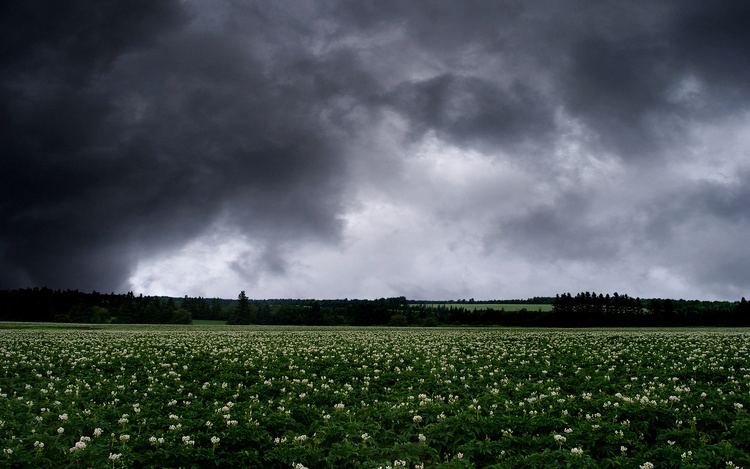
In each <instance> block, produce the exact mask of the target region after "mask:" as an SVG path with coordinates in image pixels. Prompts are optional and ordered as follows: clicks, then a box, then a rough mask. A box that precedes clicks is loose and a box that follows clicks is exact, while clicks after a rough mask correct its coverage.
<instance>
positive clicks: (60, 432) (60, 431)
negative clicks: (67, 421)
mask: <svg viewBox="0 0 750 469" xmlns="http://www.w3.org/2000/svg"><path fill="white" fill-rule="evenodd" d="M63 433H65V429H64V428H63V427H60V428H58V429H57V434H58V435H62V434H63Z"/></svg>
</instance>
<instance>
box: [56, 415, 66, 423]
mask: <svg viewBox="0 0 750 469" xmlns="http://www.w3.org/2000/svg"><path fill="white" fill-rule="evenodd" d="M57 418H58V419H60V420H62V421H63V422H64V421H66V420H68V414H60V415H58V416H57Z"/></svg>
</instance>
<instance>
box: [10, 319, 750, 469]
mask: <svg viewBox="0 0 750 469" xmlns="http://www.w3.org/2000/svg"><path fill="white" fill-rule="evenodd" d="M749 351H750V334H749V333H746V332H732V331H729V330H692V331H687V330H674V331H668V330H539V329H536V330H519V329H416V328H415V329H385V328H383V329H369V328H367V329H364V328H363V329H356V328H352V329H326V328H319V329H303V328H299V329H274V328H247V329H238V330H201V329H188V328H185V329H178V330H157V331H153V330H145V329H144V330H134V329H131V330H120V331H118V330H108V329H103V330H91V331H87V330H23V329H4V330H0V368H1V369H0V448H2V450H3V453H2V454H1V455H0V466H3V467H55V468H58V467H113V468H117V467H212V466H216V467H284V468H289V467H298V468H301V467H310V468H316V467H366V468H376V467H383V468H385V467H388V466H390V467H409V468H413V467H486V466H493V467H559V466H569V467H645V468H648V467H657V468H658V467H690V466H693V467H722V468H724V467H740V466H745V467H750V415H749V414H748V412H747V410H748V409H750V363H749V362H748V352H749Z"/></svg>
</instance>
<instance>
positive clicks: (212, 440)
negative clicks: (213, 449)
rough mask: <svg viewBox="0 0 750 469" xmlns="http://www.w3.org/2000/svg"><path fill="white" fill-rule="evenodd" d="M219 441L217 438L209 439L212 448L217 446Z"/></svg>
mask: <svg viewBox="0 0 750 469" xmlns="http://www.w3.org/2000/svg"><path fill="white" fill-rule="evenodd" d="M220 441H221V438H219V437H218V436H212V437H211V444H212V445H214V446H218V445H219V442H220Z"/></svg>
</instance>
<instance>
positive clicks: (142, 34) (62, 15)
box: [0, 2, 355, 289]
mask: <svg viewBox="0 0 750 469" xmlns="http://www.w3.org/2000/svg"><path fill="white" fill-rule="evenodd" d="M53 4H54V5H55V7H51V8H49V9H47V8H46V5H28V4H25V3H23V5H21V4H19V5H11V4H9V3H5V4H4V6H3V8H5V9H6V13H7V14H5V15H3V17H4V18H6V19H7V21H6V24H5V25H4V28H3V30H2V31H3V32H2V34H3V41H2V42H3V44H4V45H8V44H11V43H13V44H14V48H13V49H12V50H4V51H3V57H4V59H5V60H6V63H5V64H4V67H3V73H2V89H1V91H0V92H2V114H3V116H4V119H3V121H4V122H5V123H7V125H5V126H4V127H3V130H2V135H0V142H2V146H3V157H2V166H3V171H2V186H1V188H0V191H1V193H0V200H2V202H0V211H1V212H0V213H1V215H2V219H3V226H2V229H1V230H0V240H1V241H2V243H0V246H2V248H3V250H2V253H0V255H1V257H2V264H3V267H4V268H3V269H2V277H0V285H2V286H18V285H23V284H46V285H50V286H56V287H57V286H62V287H82V288H99V289H111V288H123V287H125V286H126V285H125V280H126V278H127V275H128V274H129V272H130V270H131V268H132V267H133V265H134V263H135V262H136V261H137V260H138V259H139V258H141V257H144V256H148V255H150V254H154V253H156V252H158V251H159V250H161V249H165V248H170V247H173V246H179V244H180V243H182V242H185V241H187V240H189V239H191V238H193V237H194V236H196V235H197V234H200V233H201V232H202V231H204V230H205V229H206V228H207V227H209V226H210V225H211V224H212V223H213V222H214V221H217V220H219V221H223V222H224V223H226V224H230V225H235V226H239V227H241V228H242V229H243V231H245V232H247V233H252V234H254V235H255V236H257V237H259V238H260V239H262V240H265V241H264V242H267V243H269V245H271V248H272V247H273V246H272V245H273V244H274V243H278V242H283V241H284V240H287V239H304V238H333V239H335V238H336V237H337V236H338V231H339V225H340V221H339V219H338V213H339V210H340V200H339V199H340V195H339V193H340V188H339V185H340V182H341V180H342V178H344V177H345V173H346V165H345V161H342V153H341V151H340V149H339V148H337V147H336V146H335V145H334V144H333V139H332V136H331V135H330V131H329V129H328V128H327V123H326V121H325V119H324V118H322V117H321V114H323V113H324V112H326V111H328V110H329V109H333V110H334V111H335V106H329V105H328V104H327V98H328V97H329V96H331V95H332V94H335V93H336V92H337V90H338V88H339V87H340V84H339V83H337V82H336V80H341V79H344V78H342V77H345V76H346V72H342V73H334V72H333V71H332V70H338V69H342V70H346V69H349V70H354V69H355V67H352V66H350V65H349V64H347V63H346V61H347V60H349V58H348V57H347V56H345V55H344V56H332V57H325V58H324V59H323V60H321V61H319V62H311V61H310V59H309V58H308V57H306V52H305V51H304V50H280V51H279V54H278V55H279V58H278V59H274V61H273V62H271V63H268V62H267V60H266V59H265V58H263V57H261V56H260V54H258V53H256V50H255V49H254V48H253V47H248V46H247V44H245V41H247V42H249V45H250V46H252V45H253V41H257V42H263V41H264V40H266V39H267V38H264V37H263V36H262V34H263V30H262V28H260V27H259V28H258V30H259V31H260V33H258V34H259V35H255V36H253V35H252V34H241V35H240V34H239V33H234V32H231V31H229V32H227V33H226V34H223V33H222V31H219V32H212V31H196V30H192V29H190V28H188V27H187V21H188V19H187V16H188V12H185V11H182V10H181V5H180V4H179V3H169V2H142V3H140V4H133V5H128V6H127V11H120V10H121V8H120V7H118V5H119V4H118V3H117V2H112V3H96V4H90V3H86V4H85V5H84V4H80V5H79V4H73V3H70V4H68V3H66V4H65V6H64V7H62V6H58V5H62V4H57V3H53ZM59 9H62V11H57V10H59ZM59 21H62V22H63V23H62V24H60V23H59ZM246 26H251V27H252V26H260V18H253V17H248V18H247V24H246ZM24 31H27V32H29V34H28V35H25V34H24ZM338 117H339V119H344V118H345V117H340V116H338ZM335 118H337V116H335V115H333V117H331V119H335Z"/></svg>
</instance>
